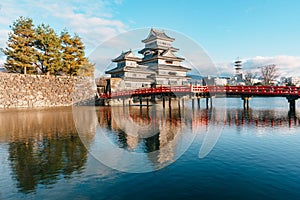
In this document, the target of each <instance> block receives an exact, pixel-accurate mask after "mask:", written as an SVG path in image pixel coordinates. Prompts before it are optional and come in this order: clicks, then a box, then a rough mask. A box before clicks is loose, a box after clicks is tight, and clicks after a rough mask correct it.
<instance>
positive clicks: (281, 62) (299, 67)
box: [217, 55, 300, 76]
mask: <svg viewBox="0 0 300 200" xmlns="http://www.w3.org/2000/svg"><path fill="white" fill-rule="evenodd" d="M242 62H243V70H244V71H248V70H250V71H259V68H260V67H262V66H265V65H270V64H275V65H276V66H277V68H278V70H279V73H280V75H281V76H300V56H288V55H278V56H256V57H253V58H246V59H242ZM217 68H218V69H219V70H220V72H221V73H223V74H232V73H234V63H233V62H231V63H229V62H228V63H217Z"/></svg>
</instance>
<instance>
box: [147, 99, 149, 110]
mask: <svg viewBox="0 0 300 200" xmlns="http://www.w3.org/2000/svg"><path fill="white" fill-rule="evenodd" d="M147 108H149V98H148V97H147Z"/></svg>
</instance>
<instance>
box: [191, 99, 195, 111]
mask: <svg viewBox="0 0 300 200" xmlns="http://www.w3.org/2000/svg"><path fill="white" fill-rule="evenodd" d="M194 101H195V100H194V98H192V109H193V110H194Z"/></svg>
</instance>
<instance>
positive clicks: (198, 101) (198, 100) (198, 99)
mask: <svg viewBox="0 0 300 200" xmlns="http://www.w3.org/2000/svg"><path fill="white" fill-rule="evenodd" d="M197 103H198V108H200V98H199V97H198V98H197Z"/></svg>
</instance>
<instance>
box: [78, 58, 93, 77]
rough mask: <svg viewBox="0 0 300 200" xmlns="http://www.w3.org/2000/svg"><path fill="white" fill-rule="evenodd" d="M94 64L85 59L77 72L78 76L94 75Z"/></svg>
mask: <svg viewBox="0 0 300 200" xmlns="http://www.w3.org/2000/svg"><path fill="white" fill-rule="evenodd" d="M94 66H95V64H94V63H91V62H90V61H89V60H88V59H85V61H84V62H83V63H82V65H81V67H80V68H79V70H78V73H77V74H78V75H79V76H94Z"/></svg>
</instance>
